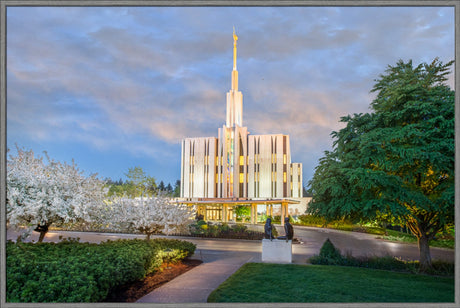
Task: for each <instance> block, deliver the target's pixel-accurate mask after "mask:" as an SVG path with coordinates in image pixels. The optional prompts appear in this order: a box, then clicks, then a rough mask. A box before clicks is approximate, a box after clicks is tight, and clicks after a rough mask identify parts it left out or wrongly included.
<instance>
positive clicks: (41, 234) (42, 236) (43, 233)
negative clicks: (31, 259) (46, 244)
mask: <svg viewBox="0 0 460 308" xmlns="http://www.w3.org/2000/svg"><path fill="white" fill-rule="evenodd" d="M47 232H48V231H40V236H39V237H38V242H39V243H41V242H43V239H44V238H45V235H46V233H47Z"/></svg>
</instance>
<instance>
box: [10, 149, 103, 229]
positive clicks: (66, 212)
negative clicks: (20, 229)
mask: <svg viewBox="0 0 460 308" xmlns="http://www.w3.org/2000/svg"><path fill="white" fill-rule="evenodd" d="M17 152H18V155H17V156H14V157H13V156H10V157H9V159H8V160H7V204H6V206H7V220H8V223H9V224H10V225H11V226H24V225H26V226H29V230H28V231H27V232H26V234H28V233H30V232H31V231H32V229H34V228H35V227H37V226H38V225H46V226H49V225H51V224H53V223H66V222H70V221H75V220H77V219H84V220H91V214H92V212H94V209H95V208H97V207H100V206H101V205H102V202H103V200H104V198H105V196H106V195H107V189H106V188H105V187H104V182H102V181H101V180H99V179H97V178H96V175H91V176H89V177H85V176H84V175H83V172H82V171H80V170H79V169H78V168H77V166H76V164H75V162H74V161H72V164H71V165H69V164H67V163H60V162H57V161H54V160H52V159H50V158H49V157H48V155H47V154H46V152H45V156H46V159H47V163H45V162H44V160H43V158H42V157H36V156H35V155H34V152H33V151H32V150H29V151H25V150H23V149H20V148H17Z"/></svg>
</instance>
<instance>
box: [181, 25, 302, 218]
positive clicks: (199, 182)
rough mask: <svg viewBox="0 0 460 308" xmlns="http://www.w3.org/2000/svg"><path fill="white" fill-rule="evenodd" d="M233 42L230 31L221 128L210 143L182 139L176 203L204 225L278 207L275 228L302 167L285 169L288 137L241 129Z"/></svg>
mask: <svg viewBox="0 0 460 308" xmlns="http://www.w3.org/2000/svg"><path fill="white" fill-rule="evenodd" d="M237 40H238V37H237V36H236V34H235V31H233V70H232V74H231V89H230V90H229V91H228V92H227V113H226V122H225V124H224V125H223V126H222V127H221V128H219V129H218V134H217V138H216V137H199V138H185V139H183V140H182V155H181V198H182V200H183V201H182V203H187V204H190V205H195V206H196V207H197V211H198V213H200V214H202V215H203V216H204V218H205V220H219V221H224V222H227V221H232V220H234V215H233V209H234V207H236V206H241V205H246V206H249V207H251V219H250V220H251V222H252V223H256V222H257V209H258V206H259V207H260V206H262V207H263V205H265V209H266V212H265V213H266V215H272V216H273V205H279V206H280V214H281V218H282V219H281V222H284V217H285V216H286V215H288V205H289V204H297V203H299V201H296V200H293V199H294V198H295V199H298V198H302V192H303V188H302V164H301V163H291V148H290V140H289V135H284V134H271V135H251V134H249V132H248V129H247V127H245V126H243V94H242V93H241V91H239V90H238V70H237V67H236V62H237V61H236V60H237Z"/></svg>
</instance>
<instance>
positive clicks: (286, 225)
mask: <svg viewBox="0 0 460 308" xmlns="http://www.w3.org/2000/svg"><path fill="white" fill-rule="evenodd" d="M284 232H285V233H286V235H284V236H278V238H277V239H279V240H284V239H285V240H286V242H287V241H289V240H292V239H293V238H294V228H293V227H292V225H291V223H290V222H289V217H285V218H284Z"/></svg>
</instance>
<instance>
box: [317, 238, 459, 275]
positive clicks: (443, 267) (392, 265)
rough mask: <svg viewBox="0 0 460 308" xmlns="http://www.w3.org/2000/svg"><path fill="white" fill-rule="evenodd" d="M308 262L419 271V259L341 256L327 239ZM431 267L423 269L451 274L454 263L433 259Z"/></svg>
mask: <svg viewBox="0 0 460 308" xmlns="http://www.w3.org/2000/svg"><path fill="white" fill-rule="evenodd" d="M309 261H310V263H312V264H319V265H341V266H354V267H365V268H373V269H380V270H389V271H398V272H410V273H421V270H420V262H419V261H404V260H401V259H399V258H396V257H392V256H384V257H376V256H373V257H359V258H356V257H353V256H351V255H350V254H348V255H346V256H343V255H341V254H340V251H339V250H338V249H337V248H336V247H335V246H334V245H333V244H332V242H331V241H330V240H329V239H327V240H326V241H325V242H324V244H323V246H322V247H321V249H320V252H319V255H316V256H313V257H311V258H310V260H309ZM432 265H433V266H432V268H431V269H429V270H428V271H425V272H424V273H425V274H430V275H447V276H453V275H454V272H455V264H453V263H447V262H442V261H433V264H432Z"/></svg>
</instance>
